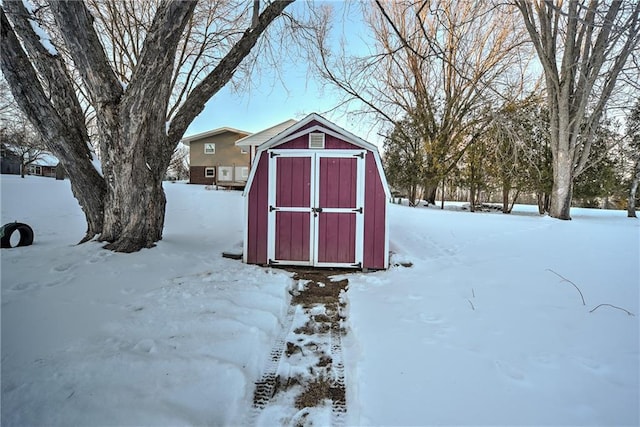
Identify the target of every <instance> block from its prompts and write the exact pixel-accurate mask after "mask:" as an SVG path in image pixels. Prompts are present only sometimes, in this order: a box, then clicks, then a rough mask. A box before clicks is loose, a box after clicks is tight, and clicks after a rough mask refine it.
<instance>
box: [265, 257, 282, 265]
mask: <svg viewBox="0 0 640 427" xmlns="http://www.w3.org/2000/svg"><path fill="white" fill-rule="evenodd" d="M267 264H269V265H274V264H280V263H279V262H278V261H274V260H272V259H271V258H269V262H268V263H267Z"/></svg>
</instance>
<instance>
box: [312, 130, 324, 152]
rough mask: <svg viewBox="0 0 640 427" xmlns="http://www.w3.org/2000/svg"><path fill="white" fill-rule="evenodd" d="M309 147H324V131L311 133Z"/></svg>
mask: <svg viewBox="0 0 640 427" xmlns="http://www.w3.org/2000/svg"><path fill="white" fill-rule="evenodd" d="M309 148H324V133H320V132H313V133H310V134H309Z"/></svg>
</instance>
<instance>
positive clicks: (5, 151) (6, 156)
mask: <svg viewBox="0 0 640 427" xmlns="http://www.w3.org/2000/svg"><path fill="white" fill-rule="evenodd" d="M0 156H1V157H0V173H3V174H8V175H20V165H21V162H20V156H18V155H17V154H16V153H14V152H13V151H12V150H11V149H10V148H8V147H7V146H6V145H4V144H0Z"/></svg>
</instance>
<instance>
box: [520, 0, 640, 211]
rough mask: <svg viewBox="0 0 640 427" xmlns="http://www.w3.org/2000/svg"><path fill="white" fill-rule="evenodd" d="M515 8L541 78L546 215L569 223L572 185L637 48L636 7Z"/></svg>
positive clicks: (569, 4)
mask: <svg viewBox="0 0 640 427" xmlns="http://www.w3.org/2000/svg"><path fill="white" fill-rule="evenodd" d="M514 4H515V6H516V7H517V8H518V9H519V10H520V12H521V14H522V17H523V19H524V23H525V26H526V27H527V31H528V32H529V35H530V38H531V41H532V42H533V45H534V47H535V49H536V51H537V53H538V58H539V59H540V63H541V65H542V68H543V70H544V75H545V81H546V91H547V103H548V107H549V115H550V122H551V132H550V133H551V135H550V136H551V138H550V142H551V144H550V145H551V151H552V154H553V188H552V191H551V206H550V209H549V214H550V215H551V216H552V217H554V218H558V219H571V215H570V209H571V197H572V195H573V194H572V193H573V180H574V178H575V177H577V176H578V175H579V174H580V173H582V172H583V171H584V170H585V168H586V167H587V165H588V163H589V160H590V159H589V155H590V152H591V146H592V144H593V137H594V129H595V128H596V127H597V126H598V123H599V122H600V119H601V118H602V116H603V113H604V110H605V107H606V105H607V102H608V100H609V98H610V97H611V94H612V93H613V90H614V87H615V85H616V81H617V79H618V76H619V74H620V72H622V70H623V69H624V68H625V66H626V63H627V60H628V58H629V55H630V54H631V52H633V51H634V50H636V48H637V45H638V43H639V42H640V19H639V17H640V3H638V2H635V4H634V2H623V1H612V2H598V1H590V2H585V1H579V0H568V1H566V2H554V1H544V2H531V1H529V0H515V1H514ZM560 54H561V55H562V56H561V58H560ZM587 107H589V110H587ZM587 111H588V114H587ZM578 136H580V138H578Z"/></svg>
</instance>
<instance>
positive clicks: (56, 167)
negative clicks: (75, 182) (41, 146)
mask: <svg viewBox="0 0 640 427" xmlns="http://www.w3.org/2000/svg"><path fill="white" fill-rule="evenodd" d="M1 155H2V163H1V170H2V173H3V174H9V175H20V168H21V167H22V159H21V157H20V155H19V154H16V152H15V151H14V150H12V149H11V147H10V146H8V145H5V144H2V146H1ZM25 175H35V176H46V177H50V178H56V179H64V177H65V174H64V168H63V167H62V165H61V164H60V160H58V158H57V157H55V156H54V155H52V154H50V153H40V154H38V158H37V159H36V160H34V161H32V162H31V163H29V164H28V165H27V170H25Z"/></svg>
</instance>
